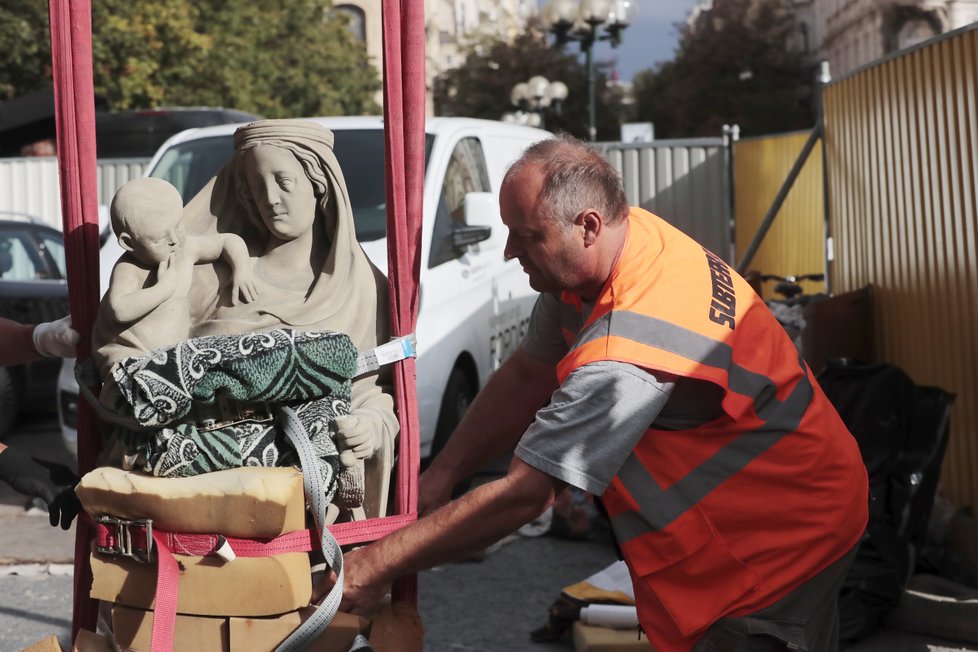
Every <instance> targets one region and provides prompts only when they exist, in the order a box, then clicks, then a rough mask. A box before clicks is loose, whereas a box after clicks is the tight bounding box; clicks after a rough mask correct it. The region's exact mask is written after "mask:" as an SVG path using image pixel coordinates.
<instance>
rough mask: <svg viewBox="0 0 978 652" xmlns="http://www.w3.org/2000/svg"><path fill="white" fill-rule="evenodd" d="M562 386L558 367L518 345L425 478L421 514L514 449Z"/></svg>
mask: <svg viewBox="0 0 978 652" xmlns="http://www.w3.org/2000/svg"><path fill="white" fill-rule="evenodd" d="M556 388H557V375H556V370H555V369H554V367H553V365H550V364H547V363H544V362H541V361H539V360H537V359H536V358H534V357H532V356H530V355H529V354H528V353H526V352H525V351H524V350H523V349H518V350H517V351H516V353H514V354H513V355H512V357H510V358H509V359H508V360H507V361H506V362H505V363H503V365H502V366H501V367H500V368H499V369H498V370H496V372H495V373H494V374H493V375H492V377H491V378H490V379H489V382H488V383H486V386H485V387H484V388H483V389H482V391H480V392H479V394H478V395H477V396H476V397H475V400H474V401H473V402H472V405H470V406H469V409H468V411H467V412H466V413H465V417H464V418H463V419H462V422H461V423H460V424H459V425H458V428H456V430H455V432H454V433H453V434H452V436H451V437H450V438H449V440H448V443H447V444H446V445H445V448H444V449H443V450H442V451H441V453H439V454H438V455H437V456H436V457H435V459H434V460H433V461H432V463H431V466H430V467H429V468H428V470H427V471H425V473H424V474H423V475H422V476H421V496H420V500H419V507H420V511H421V513H422V514H425V513H427V512H429V511H431V510H433V509H435V508H437V507H438V506H440V505H442V504H444V503H445V502H446V501H447V500H448V498H449V496H450V495H451V490H452V487H454V486H455V485H456V484H457V483H458V482H460V481H461V480H463V479H465V478H467V477H469V476H470V475H472V474H473V473H475V472H476V471H478V470H479V469H480V468H482V467H483V466H485V465H486V464H488V463H489V462H491V461H493V460H495V459H498V458H499V457H500V456H502V455H503V454H504V453H506V452H507V451H509V450H511V449H512V448H513V447H514V446H515V445H516V442H517V441H519V438H520V437H521V436H522V435H523V432H524V431H525V430H526V428H527V427H528V426H529V425H530V424H531V423H532V422H533V417H534V415H535V414H536V412H537V410H539V409H540V408H541V407H542V406H543V405H545V404H546V402H547V400H548V399H549V398H550V395H551V394H553V392H554V390H555V389H556Z"/></svg>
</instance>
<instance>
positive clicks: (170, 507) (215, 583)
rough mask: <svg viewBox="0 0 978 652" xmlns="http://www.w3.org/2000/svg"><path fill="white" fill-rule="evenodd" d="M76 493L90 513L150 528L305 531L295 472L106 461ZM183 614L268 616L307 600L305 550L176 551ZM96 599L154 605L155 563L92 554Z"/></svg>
mask: <svg viewBox="0 0 978 652" xmlns="http://www.w3.org/2000/svg"><path fill="white" fill-rule="evenodd" d="M77 492H78V497H79V499H80V500H81V502H82V505H83V506H84V507H85V510H86V511H87V512H88V513H89V514H92V515H96V516H97V515H100V514H110V515H112V516H116V517H120V518H125V519H138V518H149V519H152V520H153V527H155V528H157V529H160V530H167V531H174V532H204V533H213V534H224V535H228V536H235V537H265V538H268V537H275V536H278V535H280V534H284V533H286V532H292V531H295V530H299V529H302V528H304V527H305V499H304V497H303V492H302V474H301V473H299V471H297V470H295V469H292V468H240V469H231V470H228V471H218V472H216V473H207V474H204V475H199V476H195V477H192V478H156V477H152V476H147V475H144V474H141V473H134V472H128V471H123V470H121V469H116V468H112V467H101V468H98V469H95V470H94V471H92V472H91V473H88V474H86V475H85V477H84V478H83V479H82V481H81V483H80V484H79V485H78V489H77ZM174 557H175V558H176V560H177V562H178V564H179V566H180V575H179V579H178V581H179V597H178V600H177V611H178V612H179V613H184V614H194V615H221V616H268V615H273V614H281V613H285V612H287V611H294V610H296V609H298V608H300V607H304V606H306V605H308V604H309V599H310V597H311V594H312V578H311V571H310V567H309V555H308V554H307V553H301V552H296V553H285V554H281V555H276V556H274V557H254V558H246V557H238V558H237V559H235V560H234V561H231V562H225V561H224V560H223V559H221V558H219V557H215V556H213V555H212V556H207V557H193V556H188V555H178V554H175V555H174ZM91 562H92V577H93V582H92V589H91V596H92V597H93V598H96V599H99V600H106V601H108V602H117V603H121V604H124V605H128V606H131V607H140V608H143V609H151V608H153V606H154V601H155V596H156V563H155V561H154V562H153V563H149V564H144V563H141V562H138V561H136V560H133V559H128V558H125V557H119V556H114V555H106V554H102V553H98V552H92V557H91Z"/></svg>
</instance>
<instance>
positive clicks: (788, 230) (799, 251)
mask: <svg viewBox="0 0 978 652" xmlns="http://www.w3.org/2000/svg"><path fill="white" fill-rule="evenodd" d="M808 135H809V132H807V131H805V132H796V133H790V134H778V135H772V136H763V137H757V138H745V139H743V140H740V141H738V142H737V143H736V144H735V145H734V179H735V184H736V189H737V192H736V208H735V210H734V215H735V216H736V218H735V235H734V242H735V249H736V254H735V261H737V262H739V261H740V260H741V259H742V258H743V256H744V253H745V251H746V250H747V247H748V245H749V244H750V242H751V239H752V238H753V237H754V234H755V233H757V231H758V229H759V228H760V226H761V223H762V221H763V219H764V216H765V214H766V213H767V211H768V209H769V208H770V207H771V203H772V202H773V200H774V197H775V195H777V193H778V190H779V189H780V188H781V184H782V182H783V181H784V179H785V177H787V176H788V172H789V170H791V167H792V165H793V164H794V163H795V160H796V159H797V158H798V154H799V153H800V152H801V149H802V147H803V146H804V144H805V141H806V140H807V139H808ZM822 189H823V184H822V148H821V147H818V146H816V147H815V149H814V150H812V153H811V156H809V157H808V160H807V161H806V162H805V166H804V167H803V168H802V170H801V173H800V174H799V176H798V178H797V179H796V180H795V183H794V185H793V186H792V187H791V190H790V192H789V193H788V196H787V198H786V199H785V202H784V204H783V205H782V206H781V210H780V211H778V214H777V217H776V218H775V221H774V223H773V225H772V226H771V230H770V231H768V233H767V235H766V236H765V237H764V240H763V241H762V244H761V246H760V248H759V249H758V250H757V253H756V254H755V255H754V258H753V260H752V261H751V263H750V269H754V270H757V271H759V272H761V273H762V274H776V275H778V276H795V275H801V274H815V273H824V272H825V213H824V211H823V208H822V207H823V198H822ZM801 285H802V287H803V288H804V289H805V292H806V293H808V294H812V293H815V292H824V291H825V284H824V283H821V282H814V281H803V282H802V284H801ZM773 287H774V286H773V284H766V285H765V286H764V288H763V289H764V295H765V296H764V298H766V299H773V298H778V297H777V295H775V294H774V292H773V291H772V289H773Z"/></svg>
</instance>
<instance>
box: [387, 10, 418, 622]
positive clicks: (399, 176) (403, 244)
mask: <svg viewBox="0 0 978 652" xmlns="http://www.w3.org/2000/svg"><path fill="white" fill-rule="evenodd" d="M383 23H384V25H383V31H384V134H385V136H384V137H385V151H386V155H387V156H386V158H387V161H388V163H387V166H388V169H387V170H386V172H387V174H386V179H387V234H388V237H387V242H388V250H387V269H388V275H389V279H388V282H389V284H390V285H389V288H390V305H391V331H392V335H394V336H402V335H407V334H409V333H412V332H414V329H415V324H416V322H417V318H418V282H419V274H420V269H421V265H420V257H421V213H422V194H423V191H424V146H425V134H424V121H425V107H426V103H425V73H424V61H425V51H424V44H425V39H424V3H423V2H417V1H416V0H383ZM414 377H415V362H414V359H413V358H412V359H408V360H405V361H403V362H402V363H400V364H398V365H397V366H396V367H395V368H394V392H395V399H396V401H397V411H398V419H399V421H400V428H401V430H400V443H399V448H398V450H399V456H398V457H399V467H398V473H397V483H398V484H397V494H396V497H397V498H396V504H397V513H398V514H400V515H406V516H409V518H408V519H407V520H406V521H405V522H404V523H394V522H391V523H390V525H391V526H392V527H391V529H396V527H398V526H401V525H404V524H407V522H409V521H410V516H411V515H413V514H415V513H416V512H417V509H418V469H419V464H420V460H419V459H418V446H419V444H418V440H419V435H418V430H419V425H418V409H417V394H416V388H415V384H414ZM385 520H386V519H385ZM393 598H394V599H395V600H403V601H407V602H409V603H411V604H416V603H417V578H416V577H414V576H412V577H409V578H404V579H402V580H400V581H398V582H397V583H395V585H394V590H393Z"/></svg>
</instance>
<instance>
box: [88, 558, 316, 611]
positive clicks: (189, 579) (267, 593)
mask: <svg viewBox="0 0 978 652" xmlns="http://www.w3.org/2000/svg"><path fill="white" fill-rule="evenodd" d="M173 556H174V558H175V559H176V560H177V563H178V564H179V565H180V567H181V570H180V575H179V578H178V586H179V593H178V596H177V612H178V613H183V614H195V615H205V616H206V615H221V616H269V615H274V614H281V613H285V612H286V611H294V610H296V609H298V608H300V607H304V606H306V605H308V604H309V600H310V598H311V597H312V576H311V572H310V569H309V555H308V553H304V552H290V553H285V554H282V555H276V556H274V557H254V558H245V557H238V558H237V559H235V560H234V561H231V562H225V561H224V560H222V559H220V558H218V557H213V556H210V557H190V556H187V555H173ZM91 562H92V590H91V592H90V595H91V596H92V597H93V598H95V599H97V600H106V601H108V602H117V603H120V604H124V605H128V606H130V607H140V608H142V609H152V608H153V607H154V606H155V601H156V562H155V561H154V562H153V563H151V564H143V563H140V562H138V561H135V560H133V559H126V558H122V557H111V556H107V555H102V554H99V553H95V552H93V553H92V556H91Z"/></svg>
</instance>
